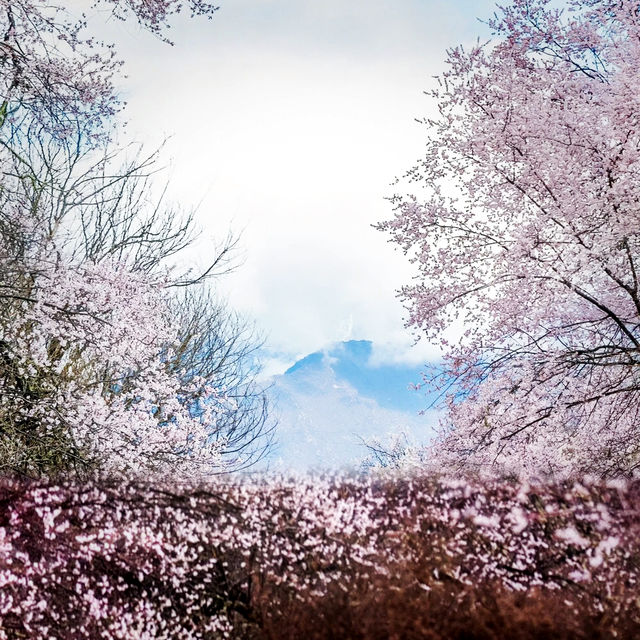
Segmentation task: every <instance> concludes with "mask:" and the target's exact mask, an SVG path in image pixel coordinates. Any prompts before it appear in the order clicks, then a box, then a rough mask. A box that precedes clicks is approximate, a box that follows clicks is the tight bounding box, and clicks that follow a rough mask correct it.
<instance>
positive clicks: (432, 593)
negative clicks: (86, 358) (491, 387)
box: [0, 477, 640, 640]
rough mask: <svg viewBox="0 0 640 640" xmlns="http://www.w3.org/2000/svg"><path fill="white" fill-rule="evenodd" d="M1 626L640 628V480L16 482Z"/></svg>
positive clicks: (248, 633)
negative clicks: (177, 483)
mask: <svg viewBox="0 0 640 640" xmlns="http://www.w3.org/2000/svg"><path fill="white" fill-rule="evenodd" d="M0 505H1V506H0V638H32V639H34V640H36V639H40V638H42V639H45V638H47V639H52V638H58V639H66V638H127V639H129V638H219V637H230V638H274V639H275V638H300V637H305V638H340V637H349V638H389V637H397V638H412V637H413V638H456V637H459V638H463V637H464V638H507V637H508V638H534V637H550V638H591V637H603V638H604V637H615V636H616V635H617V637H620V638H634V637H640V600H639V598H638V596H639V593H640V592H639V590H638V574H639V573H640V567H639V561H640V542H639V540H638V539H639V535H638V534H639V533H640V483H630V484H625V483H622V482H615V483H609V484H607V485H604V484H601V483H596V482H591V481H584V480H583V481H582V482H580V483H565V484H562V485H542V484H540V485H535V484H526V485H523V484H516V483H511V482H507V481H503V480H502V481H501V480H495V481H483V482H482V483H480V482H473V481H463V480H460V479H457V480H451V479H446V478H434V477H413V478H405V479H375V478H368V479H357V478H351V479H332V478H326V477H324V478H320V477H304V478H294V479H282V478H281V479H269V480H266V479H250V480H247V479H244V480H242V481H239V480H236V481H216V482H212V483H209V484H199V485H194V484H191V485H183V486H175V485H174V486H170V485H168V484H165V485H162V484H158V483H148V484H143V483H139V482H137V483H133V482H131V483H128V484H123V483H122V482H115V481H113V482H111V481H100V482H95V483H92V484H85V485H80V484H57V485H54V484H48V483H42V482H26V481H24V482H22V481H14V482H11V481H4V482H3V483H2V484H1V485H0Z"/></svg>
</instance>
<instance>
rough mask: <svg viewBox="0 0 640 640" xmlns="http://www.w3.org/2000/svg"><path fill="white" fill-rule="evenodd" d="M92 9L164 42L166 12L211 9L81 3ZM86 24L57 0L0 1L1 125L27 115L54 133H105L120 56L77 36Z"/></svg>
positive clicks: (184, 4) (142, 1)
mask: <svg viewBox="0 0 640 640" xmlns="http://www.w3.org/2000/svg"><path fill="white" fill-rule="evenodd" d="M78 6H80V5H78ZM96 7H105V8H108V9H110V10H111V11H112V12H113V15H114V16H115V17H117V18H120V19H122V20H125V19H130V18H132V19H134V20H136V21H138V23H139V24H140V25H141V26H142V27H143V28H146V29H148V30H149V31H151V32H152V33H154V34H156V35H158V36H160V37H164V39H165V40H166V36H164V35H163V34H164V33H165V31H166V29H167V28H168V27H169V23H168V21H169V19H170V18H171V16H172V15H173V14H175V13H179V12H180V11H184V10H186V11H189V12H190V13H191V15H200V16H207V17H209V18H211V17H212V16H213V13H214V12H215V10H216V7H215V6H214V5H212V4H211V3H208V2H204V1H203V0H153V1H151V2H149V1H147V0H97V1H96V2H93V3H87V5H86V7H84V8H86V9H91V8H96ZM87 22H88V21H87V18H86V17H85V15H84V14H81V15H77V14H73V13H70V12H69V10H68V6H65V3H51V2H47V1H45V0H2V1H1V2H0V71H1V73H0V122H1V123H3V124H4V123H5V121H7V119H9V120H10V121H13V123H14V124H20V123H21V122H22V120H23V118H25V117H28V118H35V119H36V121H38V122H39V123H40V124H41V125H43V126H45V127H46V128H47V130H48V131H49V132H50V133H53V134H55V135H56V136H58V137H65V136H68V135H73V134H74V132H75V131H76V129H77V128H78V127H80V129H81V130H82V131H83V133H84V134H86V135H87V136H88V137H89V138H91V137H93V136H95V135H97V134H101V133H102V134H104V133H105V126H106V125H108V123H109V120H110V118H111V117H112V116H113V115H114V113H116V111H117V110H118V109H119V107H120V101H119V99H118V97H117V95H116V93H115V90H114V86H113V79H114V74H115V73H117V71H118V69H119V67H120V65H121V61H119V60H118V58H117V56H116V54H115V48H114V45H113V44H108V43H103V42H100V41H98V40H96V39H95V38H94V37H91V36H89V35H87V34H86V33H85V31H86V27H87V26H88V25H87ZM85 142H87V141H86V140H85Z"/></svg>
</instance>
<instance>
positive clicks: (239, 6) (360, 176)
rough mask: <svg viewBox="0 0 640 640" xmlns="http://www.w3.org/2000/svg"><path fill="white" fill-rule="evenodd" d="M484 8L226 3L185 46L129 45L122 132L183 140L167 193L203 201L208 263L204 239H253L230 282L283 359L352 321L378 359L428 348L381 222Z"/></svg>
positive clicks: (410, 0) (405, 270) (423, 0)
mask: <svg viewBox="0 0 640 640" xmlns="http://www.w3.org/2000/svg"><path fill="white" fill-rule="evenodd" d="M491 6H492V3H491V2H489V1H488V0H482V1H481V2H480V1H477V2H474V3H471V2H470V1H468V0H465V1H462V0H458V1H457V2H445V1H444V0H367V1H366V2H365V1H364V0H354V1H352V2H343V0H326V1H324V2H317V1H316V0H313V1H312V0H307V1H305V0H262V1H261V2H256V1H255V0H229V2H228V3H222V8H221V10H220V11H219V12H218V14H217V15H216V16H215V18H214V20H213V21H212V22H210V23H209V22H206V21H199V22H198V21H187V20H186V19H185V20H180V21H179V22H178V24H177V25H176V28H175V29H174V30H173V32H172V33H171V36H172V38H173V39H174V40H175V41H176V42H177V43H178V44H177V45H176V47H174V48H170V47H167V46H166V45H164V44H162V43H160V42H158V41H156V40H154V39H153V38H151V37H150V36H148V35H145V34H141V33H140V32H139V31H138V30H136V29H135V28H131V27H127V29H128V31H127V34H128V35H125V36H122V35H121V36H120V38H119V39H120V44H121V47H120V51H121V54H122V56H123V57H124V58H125V59H126V60H127V67H126V69H127V71H128V73H129V74H130V76H131V80H129V81H127V83H125V85H124V86H125V89H126V92H127V98H128V100H129V108H128V110H127V112H126V114H127V118H128V120H129V121H130V126H129V134H130V135H131V136H133V137H135V138H137V139H140V140H144V141H147V142H148V143H150V144H152V145H153V144H154V143H158V142H160V141H161V140H162V139H163V138H164V137H165V136H166V135H172V138H171V139H170V140H169V142H168V144H167V149H166V152H167V154H168V155H169V156H171V157H172V169H171V186H170V192H169V193H170V195H171V196H173V198H175V199H177V200H178V201H180V202H182V203H184V204H185V205H188V204H193V203H198V202H201V206H200V211H199V221H200V223H201V225H202V226H203V227H204V228H205V229H206V234H205V236H204V238H205V239H204V240H203V241H202V242H201V243H200V245H199V252H200V254H199V256H198V260H199V261H200V262H202V263H204V262H206V259H207V257H208V255H210V254H211V252H212V248H211V246H210V244H208V243H207V241H206V238H207V237H208V236H211V235H214V236H217V237H220V236H224V234H225V233H226V231H227V228H228V226H229V225H232V226H233V227H234V228H236V229H237V228H242V229H244V235H243V238H242V244H243V247H244V252H245V255H246V262H245V264H244V266H243V267H242V268H241V269H239V270H238V272H237V273H236V274H234V275H233V276H232V277H230V278H229V279H228V280H227V281H226V283H224V284H223V288H224V290H225V291H226V293H227V294H228V296H229V298H230V302H231V303H232V304H233V305H234V306H236V307H238V308H239V309H240V310H243V311H245V312H246V313H248V314H249V315H251V316H253V317H255V318H256V320H257V322H258V325H259V326H260V327H261V328H262V329H263V330H264V331H265V332H266V334H267V335H268V340H269V346H270V347H271V349H272V350H274V351H277V352H286V353H288V354H292V355H293V354H300V353H309V352H311V351H314V350H316V349H317V348H319V347H321V346H322V345H324V344H327V343H330V342H334V341H337V340H341V339H344V337H345V330H346V328H349V327H350V336H349V337H352V338H356V339H358V338H365V339H370V340H373V341H374V343H375V344H376V345H378V346H379V347H378V349H377V351H376V358H378V359H380V360H384V359H385V358H390V359H391V360H392V361H394V360H399V361H403V362H406V361H419V360H421V359H422V358H424V357H425V354H431V355H433V353H434V352H433V349H430V348H429V347H428V345H427V346H425V347H421V348H420V349H411V348H410V344H411V336H410V334H409V333H408V332H407V331H406V330H405V329H404V327H403V315H404V312H403V309H402V306H401V304H400V303H399V302H398V301H397V299H396V295H395V291H396V289H398V288H399V287H400V286H401V285H402V284H404V283H406V282H408V281H410V279H411V275H412V270H411V268H410V266H409V264H408V262H407V260H406V258H405V257H404V256H402V255H401V254H400V253H399V252H394V251H393V250H392V248H391V247H390V246H389V245H388V244H387V242H386V237H385V236H384V235H383V234H381V233H379V232H377V231H374V230H373V229H371V226H370V225H371V224H373V223H376V222H378V221H380V220H383V219H385V218H387V217H389V216H390V215H391V211H390V206H389V205H388V203H387V202H385V200H384V199H383V197H384V196H385V195H389V194H390V191H391V189H389V188H388V187H387V185H388V184H389V183H390V182H391V181H392V180H393V178H394V176H395V175H397V174H400V173H402V172H403V171H404V170H405V169H407V168H409V167H410V166H411V163H412V162H413V161H414V159H416V158H417V157H419V155H420V153H421V150H422V147H423V145H422V140H423V139H424V136H425V131H424V129H423V128H422V127H421V126H419V125H417V124H416V123H415V122H414V120H413V119H414V118H415V117H418V116H423V115H425V112H428V110H429V108H430V107H429V103H428V101H427V100H426V99H425V98H424V96H423V95H422V91H423V90H424V89H425V88H428V87H429V86H430V85H431V83H432V82H433V81H432V80H431V79H430V76H431V75H433V74H434V73H437V72H438V71H439V70H440V69H441V68H442V63H441V61H442V59H443V57H444V49H445V48H446V47H447V46H450V45H452V44H455V43H456V42H457V41H459V40H461V39H468V38H469V34H470V33H472V32H473V31H477V30H478V29H479V26H478V25H477V24H476V23H475V20H474V19H473V15H474V13H480V14H484V15H488V14H489V13H490V7H491ZM117 27H118V25H116V24H111V25H110V26H109V28H108V29H109V30H110V33H115V30H116V28H117ZM385 345H386V346H385ZM274 366H275V365H274Z"/></svg>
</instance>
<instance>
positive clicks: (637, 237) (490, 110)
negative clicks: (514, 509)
mask: <svg viewBox="0 0 640 640" xmlns="http://www.w3.org/2000/svg"><path fill="white" fill-rule="evenodd" d="M489 24H490V25H491V27H492V29H493V31H494V35H495V36H496V37H495V39H494V40H493V41H492V42H490V43H487V44H478V45H476V46H474V47H472V48H471V49H469V50H466V49H464V48H462V47H458V48H455V49H453V50H451V51H449V55H448V69H447V71H446V72H445V73H444V74H443V76H442V77H441V78H440V79H439V84H438V86H437V88H436V90H435V91H433V97H434V98H435V100H436V102H437V105H438V116H437V117H435V118H431V119H428V120H425V123H426V124H427V125H428V127H429V131H430V134H429V139H428V142H427V152H426V155H425V157H424V158H423V159H422V160H421V161H420V163H419V164H418V165H417V166H416V167H414V169H412V170H411V171H410V172H409V173H408V175H407V177H408V180H409V183H410V186H409V187H408V189H407V190H409V189H410V190H411V191H413V194H412V195H403V194H398V195H396V196H394V198H393V199H392V200H393V201H394V203H395V206H396V210H395V217H394V218H393V219H392V220H389V221H387V222H385V223H383V224H381V225H380V227H381V228H382V229H384V230H386V231H387V232H389V233H390V234H391V236H392V239H393V241H395V242H396V243H398V244H399V245H400V246H401V247H402V248H403V249H404V251H405V252H407V253H408V254H410V256H411V259H412V260H413V262H414V263H415V265H416V267H417V270H418V280H417V281H416V283H414V284H412V285H410V286H406V287H405V288H403V290H402V297H403V298H404V300H405V301H406V303H407V305H408V309H409V317H408V322H409V324H410V325H412V326H413V327H415V328H416V329H419V330H420V331H424V333H425V334H426V336H427V337H428V338H430V339H435V338H440V339H441V340H442V341H443V345H444V349H445V353H446V356H445V365H444V374H443V375H442V376H441V380H440V381H441V382H442V383H443V384H445V386H446V385H448V391H447V398H448V400H447V402H448V408H449V412H448V417H447V419H446V421H445V424H444V425H443V426H444V429H443V434H442V436H441V438H440V439H439V440H438V441H437V444H436V445H435V447H434V450H433V451H432V453H433V457H432V460H433V464H434V465H441V464H442V465H453V466H455V467H458V466H467V467H468V468H472V469H477V470H480V471H487V470H495V469H502V470H507V471H509V472H515V473H522V472H525V473H534V474H540V473H543V474H544V473H552V474H554V473H573V472H577V471H586V472H593V473H597V474H602V475H605V476H609V475H616V474H633V473H634V472H635V471H636V470H637V468H638V465H639V464H640V430H639V428H640V411H639V407H640V366H639V365H640V359H639V358H640V292H639V289H638V268H639V264H640V209H639V207H638V202H639V201H640V182H639V180H638V176H639V172H638V166H639V163H640V130H639V129H638V118H639V114H640V76H639V75H638V69H639V68H640V12H639V11H638V4H637V2H633V1H630V0H616V1H615V2H613V1H612V0H569V1H568V2H567V3H566V4H565V7H564V8H557V4H556V3H551V2H550V1H548V0H513V1H512V2H510V3H509V4H507V5H505V6H503V7H501V8H499V11H498V13H497V14H496V15H495V16H494V18H493V19H492V20H491V21H490V23H489ZM418 185H419V186H420V188H422V189H424V192H422V193H419V194H418V193H417V188H418ZM456 321H457V322H459V323H461V324H462V326H464V335H463V337H462V338H461V339H459V340H451V339H446V337H443V331H444V330H445V329H446V328H447V327H449V326H451V325H452V323H454V322H456Z"/></svg>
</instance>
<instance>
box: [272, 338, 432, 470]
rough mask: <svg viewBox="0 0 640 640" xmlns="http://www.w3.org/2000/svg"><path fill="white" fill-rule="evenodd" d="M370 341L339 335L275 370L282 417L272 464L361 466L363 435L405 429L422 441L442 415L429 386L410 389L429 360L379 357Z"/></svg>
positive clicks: (303, 467)
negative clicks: (433, 407)
mask: <svg viewBox="0 0 640 640" xmlns="http://www.w3.org/2000/svg"><path fill="white" fill-rule="evenodd" d="M372 356H373V345H372V343H371V342H370V341H365V340H358V341H356V340H351V341H348V342H341V343H338V344H335V345H333V346H332V347H330V348H328V349H325V350H323V351H317V352H315V353H312V354H310V355H308V356H306V357H304V358H302V359H300V360H298V361H297V362H296V363H295V364H294V365H293V366H292V367H290V368H289V369H287V371H286V372H285V373H284V374H282V375H277V376H274V378H273V387H272V390H271V394H272V398H273V401H274V405H275V412H276V415H277V416H278V418H279V428H278V432H277V444H276V448H275V451H274V455H273V458H272V464H271V466H272V467H274V468H276V469H277V468H280V469H283V470H289V469H292V470H297V471H306V470H310V469H338V468H347V467H357V466H358V464H359V462H360V461H361V460H362V459H363V458H365V457H366V455H367V449H366V448H365V446H364V445H363V440H370V439H372V438H378V439H380V440H383V441H384V440H385V439H386V438H387V437H389V436H392V435H394V434H399V433H406V434H407V435H408V436H409V438H410V439H411V440H414V441H415V442H417V443H421V442H426V441H428V440H429V438H430V437H431V436H432V429H433V427H434V426H435V423H436V421H437V416H436V412H435V411H427V412H426V413H425V414H424V415H420V414H419V412H420V411H421V410H424V409H426V408H427V407H428V406H429V402H430V398H428V397H426V396H425V394H424V392H420V391H416V390H415V389H414V390H412V389H411V388H410V387H411V385H412V384H415V383H418V382H420V381H421V375H420V372H421V371H422V370H423V368H424V367H412V366H407V365H400V364H397V365H388V364H384V365H383V364H376V363H375V362H374V361H373V358H372Z"/></svg>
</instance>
